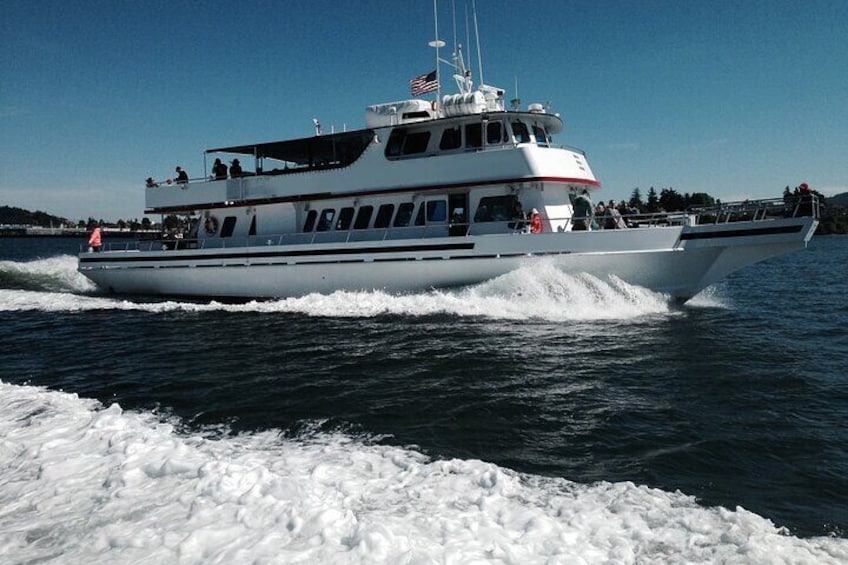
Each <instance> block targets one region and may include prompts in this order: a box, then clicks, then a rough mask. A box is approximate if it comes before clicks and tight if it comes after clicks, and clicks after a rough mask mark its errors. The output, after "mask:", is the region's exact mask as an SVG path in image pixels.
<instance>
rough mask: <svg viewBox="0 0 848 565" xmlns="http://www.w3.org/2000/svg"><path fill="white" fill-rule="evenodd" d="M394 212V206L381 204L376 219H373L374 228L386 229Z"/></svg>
mask: <svg viewBox="0 0 848 565" xmlns="http://www.w3.org/2000/svg"><path fill="white" fill-rule="evenodd" d="M394 211H395V205H394V204H383V205H382V206H380V208H379V209H378V210H377V217H376V218H374V227H375V228H387V227H389V223H390V222H391V221H392V213H393V212H394Z"/></svg>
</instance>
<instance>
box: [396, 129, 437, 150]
mask: <svg viewBox="0 0 848 565" xmlns="http://www.w3.org/2000/svg"><path fill="white" fill-rule="evenodd" d="M429 143H430V132H429V131H416V132H410V133H409V134H407V136H406V141H404V142H403V152H402V153H403V154H404V155H417V154H419V153H424V152H426V151H427V145H428V144H429Z"/></svg>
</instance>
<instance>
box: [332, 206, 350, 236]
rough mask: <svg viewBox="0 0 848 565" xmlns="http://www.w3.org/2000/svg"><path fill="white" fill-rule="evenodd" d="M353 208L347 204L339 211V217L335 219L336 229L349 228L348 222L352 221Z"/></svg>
mask: <svg viewBox="0 0 848 565" xmlns="http://www.w3.org/2000/svg"><path fill="white" fill-rule="evenodd" d="M353 212H354V209H353V207H352V206H347V207H345V208H342V209H341V210H340V211H339V219H338V220H336V230H337V231H346V230H349V229H350V223H351V222H352V221H353Z"/></svg>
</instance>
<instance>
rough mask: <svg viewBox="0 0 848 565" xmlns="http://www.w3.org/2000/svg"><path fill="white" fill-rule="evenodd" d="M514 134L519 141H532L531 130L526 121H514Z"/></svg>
mask: <svg viewBox="0 0 848 565" xmlns="http://www.w3.org/2000/svg"><path fill="white" fill-rule="evenodd" d="M512 134H513V135H514V136H515V140H516V141H517V142H518V143H530V132H529V131H528V130H527V124H525V123H524V122H512Z"/></svg>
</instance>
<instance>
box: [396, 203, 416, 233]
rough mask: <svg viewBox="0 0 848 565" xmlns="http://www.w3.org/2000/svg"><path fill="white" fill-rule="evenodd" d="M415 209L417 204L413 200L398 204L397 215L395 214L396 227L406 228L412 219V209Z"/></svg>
mask: <svg viewBox="0 0 848 565" xmlns="http://www.w3.org/2000/svg"><path fill="white" fill-rule="evenodd" d="M414 209H415V204H413V203H412V202H404V203H403V204H401V205H400V206H398V211H397V215H396V216H395V223H394V226H395V227H396V228H405V227H406V226H408V225H409V221H410V220H411V219H412V211H413V210H414Z"/></svg>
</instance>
